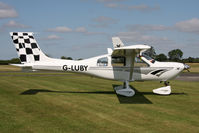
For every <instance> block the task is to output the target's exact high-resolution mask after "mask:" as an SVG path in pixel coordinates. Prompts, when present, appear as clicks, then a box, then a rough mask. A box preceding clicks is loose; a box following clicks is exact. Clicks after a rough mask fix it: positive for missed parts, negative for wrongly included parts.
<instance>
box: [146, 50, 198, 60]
mask: <svg viewBox="0 0 199 133" xmlns="http://www.w3.org/2000/svg"><path fill="white" fill-rule="evenodd" d="M144 53H145V54H146V55H148V56H150V57H152V58H153V59H155V60H157V61H175V62H183V63H199V58H198V57H196V58H194V57H188V58H183V52H182V50H180V49H173V50H171V51H169V52H168V54H167V55H165V54H164V53H160V54H156V52H155V49H154V48H153V47H151V48H150V49H149V50H147V51H145V52H144Z"/></svg>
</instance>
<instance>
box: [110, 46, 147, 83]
mask: <svg viewBox="0 0 199 133" xmlns="http://www.w3.org/2000/svg"><path fill="white" fill-rule="evenodd" d="M150 48H151V47H150V46H148V45H131V46H122V47H118V48H117V47H116V48H115V49H114V50H113V52H112V57H119V56H124V57H125V58H126V62H125V67H129V68H130V75H129V80H132V76H133V69H134V62H135V56H136V55H137V54H139V53H140V52H143V51H146V50H147V49H150Z"/></svg>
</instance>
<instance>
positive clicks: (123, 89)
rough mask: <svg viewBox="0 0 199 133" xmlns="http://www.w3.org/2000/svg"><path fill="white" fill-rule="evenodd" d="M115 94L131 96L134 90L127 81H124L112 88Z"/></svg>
mask: <svg viewBox="0 0 199 133" xmlns="http://www.w3.org/2000/svg"><path fill="white" fill-rule="evenodd" d="M114 90H115V91H116V93H117V94H119V95H122V96H126V97H132V96H133V95H135V91H134V90H133V89H132V88H131V87H130V86H129V81H125V82H124V83H123V85H120V86H117V87H115V88H114Z"/></svg>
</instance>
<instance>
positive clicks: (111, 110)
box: [0, 73, 199, 133]
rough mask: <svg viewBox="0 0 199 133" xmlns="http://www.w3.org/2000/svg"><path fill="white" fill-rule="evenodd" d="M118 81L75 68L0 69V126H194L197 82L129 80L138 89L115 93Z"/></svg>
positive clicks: (153, 129) (198, 121) (198, 112)
mask: <svg viewBox="0 0 199 133" xmlns="http://www.w3.org/2000/svg"><path fill="white" fill-rule="evenodd" d="M112 84H114V85H120V84H121V83H120V82H117V81H110V80H105V79H99V78H93V77H90V76H86V75H79V74H74V73H73V74H68V73H66V74H60V73H58V74H56V75H46V73H45V74H43V75H42V74H41V73H39V74H38V73H36V74H34V75H32V76H31V74H30V73H17V74H15V73H14V74H10V73H8V74H7V75H6V73H0V132H2V133H9V132H15V133H23V132H24V133H27V132H30V133H32V132H34V133H44V132H45V133H46V132H52V133H60V132H67V133H69V132H74V133H76V132H83V133H84V132H85V133H89V132H90V133H93V132H96V133H102V132H103V133H106V132H122V133H127V132H149V133H160V132H166V133H168V132H187V133H188V132H191V133H194V132H195V133H197V132H199V104H198V101H199V89H198V86H199V83H198V82H185V81H183V82H182V81H173V82H171V86H172V88H173V94H172V95H170V96H159V95H154V94H153V93H152V89H154V88H158V87H160V86H162V84H160V83H158V82H134V83H131V85H132V86H134V87H135V88H136V90H137V91H138V92H137V95H135V96H134V97H132V98H126V97H120V96H117V95H116V94H115V93H114V91H113V87H112Z"/></svg>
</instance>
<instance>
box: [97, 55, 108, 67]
mask: <svg viewBox="0 0 199 133" xmlns="http://www.w3.org/2000/svg"><path fill="white" fill-rule="evenodd" d="M97 65H98V66H108V58H107V57H102V58H99V59H98V60H97Z"/></svg>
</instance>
